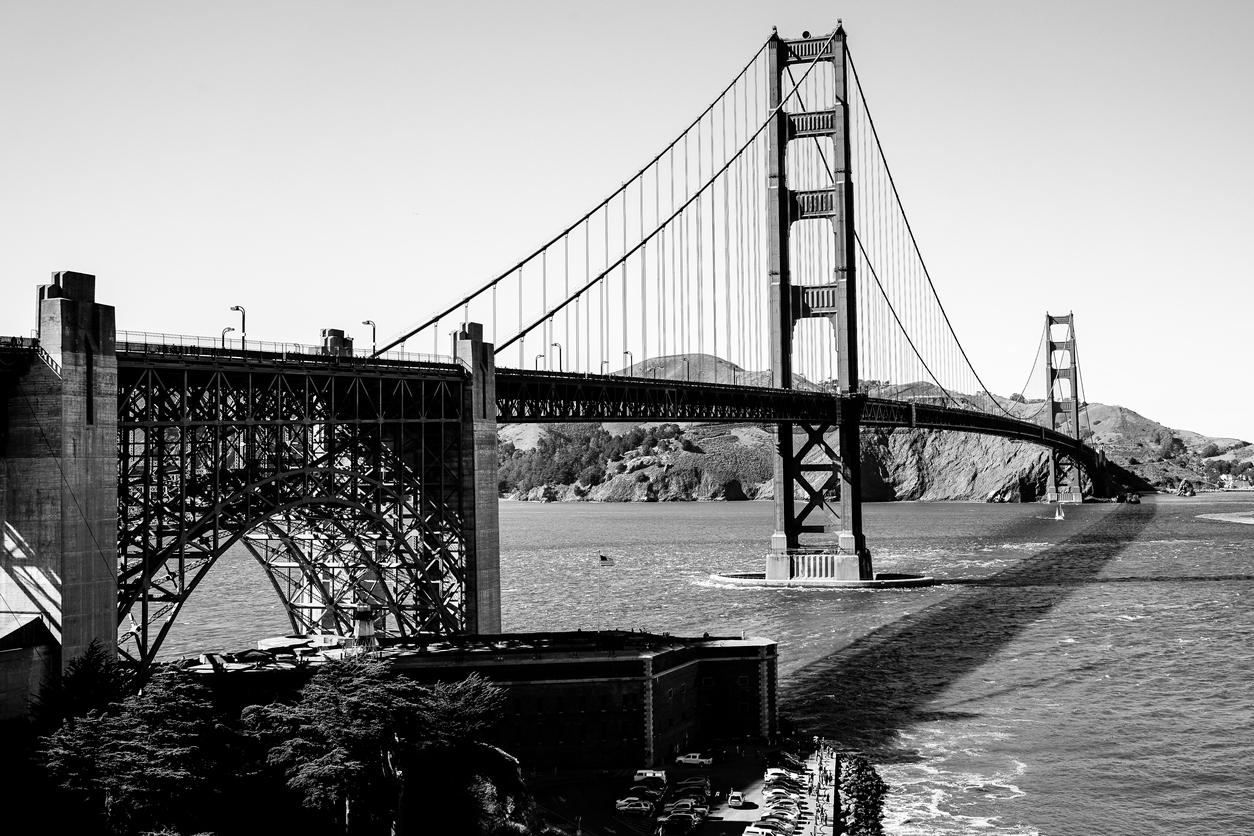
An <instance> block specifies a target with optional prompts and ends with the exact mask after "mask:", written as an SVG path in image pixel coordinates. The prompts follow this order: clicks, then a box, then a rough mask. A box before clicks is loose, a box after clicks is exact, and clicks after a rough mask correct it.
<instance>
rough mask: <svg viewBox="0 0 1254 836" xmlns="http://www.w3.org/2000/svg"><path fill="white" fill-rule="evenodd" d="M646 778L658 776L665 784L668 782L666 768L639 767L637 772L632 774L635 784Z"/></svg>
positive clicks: (632, 780)
mask: <svg viewBox="0 0 1254 836" xmlns="http://www.w3.org/2000/svg"><path fill="white" fill-rule="evenodd" d="M645 778H657V779H658V780H660V781H661V782H662V783H663V784H665V783H666V770H665V769H637V770H636V774H635V775H633V776H632V779H631V782H632V783H633V784H639V783H640V782H641V781H643V780H644V779H645Z"/></svg>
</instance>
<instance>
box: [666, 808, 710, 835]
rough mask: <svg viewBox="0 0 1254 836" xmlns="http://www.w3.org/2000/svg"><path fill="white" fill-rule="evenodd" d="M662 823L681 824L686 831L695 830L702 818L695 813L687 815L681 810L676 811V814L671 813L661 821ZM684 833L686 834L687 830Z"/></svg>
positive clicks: (687, 813)
mask: <svg viewBox="0 0 1254 836" xmlns="http://www.w3.org/2000/svg"><path fill="white" fill-rule="evenodd" d="M662 821H664V822H683V823H684V825H685V826H686V827H687V829H688V830H695V829H696V828H697V827H698V826H699V825H700V824H701V822H702V818H701V816H698V815H697V814H696V813H689V812H686V811H683V810H677V811H676V812H674V813H671V814H670V815H668V816H667V817H666V818H664V819H662ZM684 832H687V830H686V831H684Z"/></svg>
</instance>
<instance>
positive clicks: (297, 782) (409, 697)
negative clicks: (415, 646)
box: [242, 657, 422, 832]
mask: <svg viewBox="0 0 1254 836" xmlns="http://www.w3.org/2000/svg"><path fill="white" fill-rule="evenodd" d="M421 691H422V689H421V688H420V686H418V685H416V684H414V683H413V682H411V681H409V680H406V679H404V678H400V677H396V676H394V675H393V674H392V673H391V672H390V670H389V668H388V665H387V663H386V662H383V661H381V660H378V659H369V658H365V657H358V658H353V659H346V660H342V661H329V662H327V663H326V664H324V665H322V666H321V667H320V668H319V670H318V672H317V673H316V674H314V676H313V678H312V679H311V680H310V682H309V684H307V685H306V686H305V687H304V688H303V689H302V691H301V698H300V701H299V702H297V703H296V704H295V705H285V704H283V703H271V704H270V705H265V706H259V705H253V706H249V707H248V708H246V709H244V712H243V715H242V718H243V721H244V723H245V725H246V726H247V727H248V728H251V729H253V730H254V731H256V732H257V733H259V734H260V735H262V736H263V737H265V738H267V739H269V740H270V741H271V743H272V746H271V748H270V752H269V755H268V756H267V760H268V761H269V763H271V764H272V765H274V766H277V767H279V768H281V769H283V770H284V772H285V774H286V775H287V783H288V786H289V787H291V788H292V789H294V790H297V791H298V792H300V793H301V794H302V795H303V797H304V804H305V806H306V807H311V808H315V809H319V810H323V811H326V812H328V813H332V814H334V815H336V817H337V818H338V819H339V820H340V823H341V826H342V828H343V830H344V832H351V831H352V830H353V829H361V828H363V827H365V828H368V827H369V825H370V824H371V823H377V822H380V821H390V820H391V819H392V815H393V813H394V812H395V809H396V793H395V791H394V789H395V788H394V784H393V779H394V776H393V775H392V773H391V767H390V763H391V762H392V759H393V758H394V757H395V756H396V754H397V750H398V748H399V745H400V741H401V740H402V739H405V738H412V737H414V735H415V732H416V731H417V729H418V709H419V705H418V701H419V699H420V698H421Z"/></svg>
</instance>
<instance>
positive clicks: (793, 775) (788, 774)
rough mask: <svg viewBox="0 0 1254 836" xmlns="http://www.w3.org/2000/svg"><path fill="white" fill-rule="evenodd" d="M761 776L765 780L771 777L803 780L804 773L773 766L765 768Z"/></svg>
mask: <svg viewBox="0 0 1254 836" xmlns="http://www.w3.org/2000/svg"><path fill="white" fill-rule="evenodd" d="M762 778H763V779H764V780H767V781H769V780H771V779H772V778H788V779H789V780H792V781H804V780H805V775H803V774H802V773H800V772H793V771H792V770H789V769H780V768H779V767H778V766H773V767H771V768H770V769H768V770H766V772H763V773H762Z"/></svg>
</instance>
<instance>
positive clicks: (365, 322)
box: [361, 319, 379, 357]
mask: <svg viewBox="0 0 1254 836" xmlns="http://www.w3.org/2000/svg"><path fill="white" fill-rule="evenodd" d="M361 324H362V325H369V326H370V356H371V357H373V356H374V354H375V350H376V349H377V347H378V345H379V344H378V342H377V341H376V340H375V335H376V333H377V331H376V329H375V324H374V320H373V319H363V320H362V321H361Z"/></svg>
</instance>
